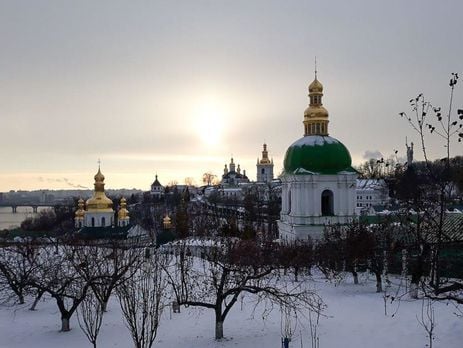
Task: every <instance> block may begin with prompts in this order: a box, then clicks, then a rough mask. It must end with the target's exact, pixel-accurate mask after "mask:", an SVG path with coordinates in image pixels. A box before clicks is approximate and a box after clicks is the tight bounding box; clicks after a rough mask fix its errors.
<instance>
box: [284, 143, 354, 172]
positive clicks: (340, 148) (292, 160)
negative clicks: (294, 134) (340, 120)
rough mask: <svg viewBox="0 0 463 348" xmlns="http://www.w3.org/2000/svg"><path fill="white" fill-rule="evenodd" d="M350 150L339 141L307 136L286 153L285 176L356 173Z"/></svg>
mask: <svg viewBox="0 0 463 348" xmlns="http://www.w3.org/2000/svg"><path fill="white" fill-rule="evenodd" d="M351 164H352V159H351V157H350V154H349V150H347V148H346V147H345V146H344V145H343V144H342V143H341V142H340V141H338V140H337V139H335V138H332V137H329V136H322V135H307V136H304V137H302V138H301V139H299V140H297V141H296V142H294V143H293V144H292V145H291V146H290V147H289V148H288V150H287V151H286V155H285V161H284V168H285V170H284V172H285V174H337V173H339V172H343V171H344V172H355V169H353V168H352V167H351Z"/></svg>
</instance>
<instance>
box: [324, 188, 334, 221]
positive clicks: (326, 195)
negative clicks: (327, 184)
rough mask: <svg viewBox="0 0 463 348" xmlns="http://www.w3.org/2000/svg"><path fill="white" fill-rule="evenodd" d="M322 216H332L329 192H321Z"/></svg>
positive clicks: (331, 196) (332, 207) (331, 194)
mask: <svg viewBox="0 0 463 348" xmlns="http://www.w3.org/2000/svg"><path fill="white" fill-rule="evenodd" d="M322 215H323V216H331V215H334V204H333V192H332V191H330V190H325V191H323V192H322Z"/></svg>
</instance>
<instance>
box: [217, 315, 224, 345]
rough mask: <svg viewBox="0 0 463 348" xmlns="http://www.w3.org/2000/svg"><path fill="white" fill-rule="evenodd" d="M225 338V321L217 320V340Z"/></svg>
mask: <svg viewBox="0 0 463 348" xmlns="http://www.w3.org/2000/svg"><path fill="white" fill-rule="evenodd" d="M222 338H223V321H220V320H218V319H216V320H215V339H216V340H220V339H222Z"/></svg>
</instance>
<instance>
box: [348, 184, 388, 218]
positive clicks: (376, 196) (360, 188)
mask: <svg viewBox="0 0 463 348" xmlns="http://www.w3.org/2000/svg"><path fill="white" fill-rule="evenodd" d="M388 192H389V190H388V187H387V184H386V182H385V181H384V180H383V179H357V183H356V188H355V193H356V196H357V197H356V198H357V207H356V211H357V215H360V214H361V212H362V211H370V210H371V209H370V207H375V206H383V205H384V204H386V203H387V202H388V201H389V193H388Z"/></svg>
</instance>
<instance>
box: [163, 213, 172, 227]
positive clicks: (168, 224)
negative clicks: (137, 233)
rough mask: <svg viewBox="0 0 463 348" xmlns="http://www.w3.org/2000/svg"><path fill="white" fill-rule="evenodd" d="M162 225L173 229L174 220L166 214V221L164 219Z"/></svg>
mask: <svg viewBox="0 0 463 348" xmlns="http://www.w3.org/2000/svg"><path fill="white" fill-rule="evenodd" d="M162 224H163V225H164V228H170V227H171V224H172V220H171V219H170V217H169V215H167V214H166V216H164V219H162Z"/></svg>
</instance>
